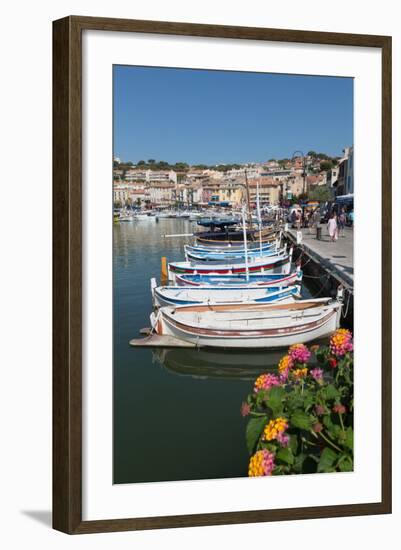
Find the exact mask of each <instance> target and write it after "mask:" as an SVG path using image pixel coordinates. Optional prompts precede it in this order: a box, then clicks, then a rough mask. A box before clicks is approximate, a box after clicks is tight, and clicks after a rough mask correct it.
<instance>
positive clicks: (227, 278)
mask: <svg viewBox="0 0 401 550" xmlns="http://www.w3.org/2000/svg"><path fill="white" fill-rule="evenodd" d="M301 281H302V271H301V270H300V269H299V268H298V269H297V270H296V271H293V272H292V273H288V274H286V273H248V275H246V274H245V273H244V274H240V273H237V274H228V275H227V274H226V275H225V274H221V275H215V274H211V275H200V274H197V275H178V274H177V275H176V276H175V284H176V285H178V286H208V285H211V286H224V287H227V288H238V287H246V288H249V287H253V286H256V287H261V286H262V287H263V286H275V287H283V286H289V285H294V284H296V283H301Z"/></svg>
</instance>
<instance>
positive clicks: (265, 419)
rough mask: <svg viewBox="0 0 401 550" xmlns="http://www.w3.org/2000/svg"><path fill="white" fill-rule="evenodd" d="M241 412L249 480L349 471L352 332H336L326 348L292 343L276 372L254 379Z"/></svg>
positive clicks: (351, 429)
mask: <svg viewBox="0 0 401 550" xmlns="http://www.w3.org/2000/svg"><path fill="white" fill-rule="evenodd" d="M312 359H313V363H314V364H310V363H312ZM316 363H317V365H316ZM241 414H242V415H243V416H247V417H249V421H248V425H247V429H246V440H247V446H248V451H249V454H250V455H251V457H250V461H249V468H248V475H249V476H251V477H254V476H268V475H279V474H300V473H313V472H336V471H341V472H348V471H352V470H353V440H354V433H353V342H352V334H351V332H350V331H348V330H346V329H339V330H337V331H336V332H335V333H334V334H333V335H332V337H331V338H330V342H329V345H328V346H316V345H315V346H311V347H310V348H308V347H307V346H305V345H304V344H294V345H292V346H291V347H290V348H289V350H288V354H287V355H284V357H282V359H281V360H280V361H279V364H278V373H277V374H273V373H266V374H262V375H261V376H259V377H258V378H257V380H256V381H255V384H254V389H253V393H251V394H250V395H248V398H247V400H246V402H244V403H243V404H242V407H241Z"/></svg>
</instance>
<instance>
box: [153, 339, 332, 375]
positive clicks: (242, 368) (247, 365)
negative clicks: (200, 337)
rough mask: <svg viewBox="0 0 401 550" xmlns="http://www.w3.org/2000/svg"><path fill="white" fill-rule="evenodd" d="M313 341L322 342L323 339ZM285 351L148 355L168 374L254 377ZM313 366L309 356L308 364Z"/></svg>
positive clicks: (158, 352) (163, 350)
mask: <svg viewBox="0 0 401 550" xmlns="http://www.w3.org/2000/svg"><path fill="white" fill-rule="evenodd" d="M314 343H318V344H325V343H327V340H320V341H319V342H314ZM286 351H287V350H286V349H276V350H267V351H266V350H264V351H249V350H247V351H243V352H241V351H240V350H238V351H232V350H219V349H179V348H170V349H169V348H154V349H153V352H152V354H153V360H154V361H157V362H158V363H160V364H161V365H162V367H164V368H165V369H166V370H167V371H169V372H170V373H172V374H178V375H181V376H191V377H192V378H201V379H207V378H225V379H231V380H233V379H237V380H255V379H256V378H257V377H258V376H259V375H260V374H262V373H264V372H277V366H278V363H279V361H280V359H281V358H282V357H283V355H285V354H286ZM315 365H316V360H315V359H314V356H312V358H311V360H310V361H309V367H313V366H315Z"/></svg>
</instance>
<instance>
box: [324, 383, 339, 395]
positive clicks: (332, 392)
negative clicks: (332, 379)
mask: <svg viewBox="0 0 401 550" xmlns="http://www.w3.org/2000/svg"><path fill="white" fill-rule="evenodd" d="M324 393H325V396H326V399H339V397H340V392H339V391H338V390H337V388H336V387H335V386H334V385H333V384H328V385H327V386H326V387H325V388H324Z"/></svg>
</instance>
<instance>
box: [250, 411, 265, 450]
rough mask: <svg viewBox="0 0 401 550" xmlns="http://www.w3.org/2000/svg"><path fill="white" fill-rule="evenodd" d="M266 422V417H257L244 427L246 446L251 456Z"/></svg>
mask: <svg viewBox="0 0 401 550" xmlns="http://www.w3.org/2000/svg"><path fill="white" fill-rule="evenodd" d="M266 422H267V417H266V416H259V417H258V418H251V419H250V420H249V422H248V424H247V426H246V445H247V447H248V451H249V454H253V453H254V452H255V448H256V445H257V443H258V440H259V437H260V436H261V435H262V432H263V428H264V427H265V425H266Z"/></svg>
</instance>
